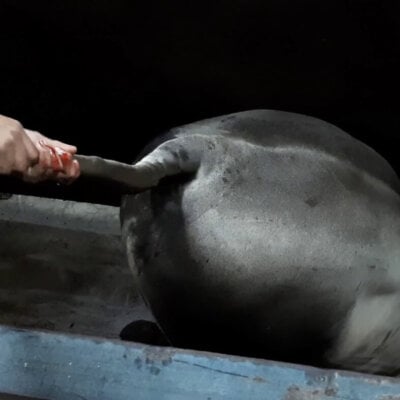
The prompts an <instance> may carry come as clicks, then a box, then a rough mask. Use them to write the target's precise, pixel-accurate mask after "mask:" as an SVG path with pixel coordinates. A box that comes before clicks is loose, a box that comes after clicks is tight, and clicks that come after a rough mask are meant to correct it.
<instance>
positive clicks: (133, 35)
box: [0, 0, 400, 202]
mask: <svg viewBox="0 0 400 400" xmlns="http://www.w3.org/2000/svg"><path fill="white" fill-rule="evenodd" d="M399 41H400V2H399V1H398V0H390V1H389V0H324V1H321V0H303V1H300V0H299V1H295V0H292V1H288V0H253V1H252V0H229V1H228V0H222V1H218V0H214V1H210V2H208V1H187V0H186V1H183V0H169V1H166V0H158V1H151V0H150V1H140V2H139V1H135V0H96V1H95V0H69V1H67V0H65V1H56V0H45V1H43V0H30V1H18V0H0V113H1V114H4V115H7V116H11V117H14V118H16V119H19V120H20V121H21V122H22V123H23V124H24V125H25V126H26V127H28V128H31V129H36V130H39V131H41V132H42V133H44V134H45V135H47V136H50V137H53V138H58V139H60V140H64V141H67V142H70V143H72V144H76V145H77V146H78V147H79V150H80V152H81V153H84V154H98V155H101V156H104V157H109V158H114V159H118V160H121V161H127V162H131V161H132V160H133V159H134V157H135V155H136V154H137V153H138V152H139V151H140V149H141V148H142V147H143V146H144V144H145V143H147V142H148V141H149V140H151V138H153V137H154V136H156V135H158V134H160V133H162V132H163V131H165V130H167V129H169V128H171V127H173V126H177V125H182V124H185V123H188V122H192V121H195V120H199V119H202V118H208V117H212V116H216V115H220V114H224V113H230V112H236V111H242V110H246V109H254V108H270V109H279V110H285V111H294V112H298V113H303V114H309V115H312V116H315V117H319V118H322V119H325V120H327V121H329V122H331V123H333V124H335V125H338V126H339V127H341V128H342V129H344V130H346V131H347V132H349V133H350V134H352V135H353V136H356V137H358V138H360V139H361V140H363V141H364V142H366V143H367V144H369V145H371V146H372V147H374V148H375V149H376V150H377V151H379V152H380V153H381V154H382V155H383V156H384V157H386V158H387V159H388V161H389V162H390V163H391V164H392V165H393V166H394V167H395V168H396V170H397V171H399V170H400V160H399V158H398V157H397V152H398V150H397V146H396V142H397V136H398V132H399V127H400V123H399V117H398V113H397V109H398V107H397V106H398V96H399V90H398V86H397V80H398V79H397V77H398V74H399V71H400V68H399V67H400V60H399V50H400V47H399ZM0 183H1V181H0ZM3 188H7V184H4V183H3ZM47 189H48V188H47ZM53 189H54V188H53ZM53 189H51V190H53ZM30 190H39V191H40V190H41V189H40V187H35V189H33V188H30ZM54 190H56V191H57V190H58V192H52V193H51V194H50V195H52V196H56V197H63V196H66V197H70V198H75V199H78V200H79V199H87V198H88V193H89V192H90V193H93V192H94V191H97V194H98V195H99V192H102V191H103V190H102V189H101V186H97V185H94V186H90V185H88V184H84V183H80V184H78V185H77V184H75V185H73V187H71V188H68V189H65V188H63V189H54ZM0 191H1V188H0ZM85 191H86V194H85V193H84V192H85ZM37 193H39V192H37ZM103 195H104V196H105V197H104V198H102V200H101V201H103V200H104V202H109V201H110V202H115V201H117V197H118V196H117V195H115V196H114V198H113V199H111V200H110V199H109V198H106V197H107V195H105V194H104V193H103ZM108 195H109V194H108ZM101 196H102V195H100V197H101Z"/></svg>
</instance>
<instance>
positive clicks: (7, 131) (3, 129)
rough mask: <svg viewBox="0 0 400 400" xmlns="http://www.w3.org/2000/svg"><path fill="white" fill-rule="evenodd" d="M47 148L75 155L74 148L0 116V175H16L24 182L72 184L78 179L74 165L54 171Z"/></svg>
mask: <svg viewBox="0 0 400 400" xmlns="http://www.w3.org/2000/svg"><path fill="white" fill-rule="evenodd" d="M46 145H48V146H52V147H56V148H59V149H61V150H63V151H65V152H67V153H69V154H71V155H74V154H75V153H76V151H77V149H76V147H75V146H71V145H69V144H66V143H62V142H60V141H58V140H52V139H49V138H47V137H46V136H44V135H42V134H41V133H39V132H35V131H31V130H29V129H25V128H24V127H23V126H22V124H21V123H20V122H19V121H17V120H15V119H12V118H9V117H5V116H3V115H0V175H15V176H18V177H20V178H21V179H23V180H24V181H27V182H39V181H43V180H56V181H63V182H71V181H73V180H75V179H76V178H77V177H78V176H79V165H78V163H77V161H72V162H71V163H68V165H66V166H65V168H64V169H63V170H62V171H60V170H54V169H53V168H52V163H51V151H49V148H47V147H46Z"/></svg>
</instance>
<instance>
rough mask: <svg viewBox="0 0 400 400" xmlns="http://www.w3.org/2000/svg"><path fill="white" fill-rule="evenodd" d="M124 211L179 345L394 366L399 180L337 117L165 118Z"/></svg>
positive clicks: (148, 288) (160, 310)
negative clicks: (172, 125) (176, 122)
mask: <svg viewBox="0 0 400 400" xmlns="http://www.w3.org/2000/svg"><path fill="white" fill-rule="evenodd" d="M146 151H147V155H145V156H144V157H143V158H142V159H141V160H140V161H139V162H138V163H136V165H135V166H136V168H137V170H138V171H142V173H143V176H144V177H145V180H146V182H147V183H146V184H144V185H143V187H147V188H151V189H150V190H147V191H145V192H143V193H140V194H137V195H134V196H133V195H132V196H126V197H125V198H124V200H123V204H122V209H121V221H122V227H123V237H124V241H125V242H126V245H127V251H128V261H129V264H130V267H131V268H132V270H133V272H134V275H135V277H136V279H137V280H138V283H139V286H140V290H141V292H142V295H143V297H144V299H145V301H146V302H147V304H148V305H149V307H150V308H151V310H152V312H153V313H154V316H155V318H156V320H157V321H158V323H159V325H160V327H161V328H162V330H163V331H164V332H165V334H166V335H167V337H168V338H169V340H170V341H171V343H172V344H173V345H175V346H179V347H189V348H195V349H203V350H204V349H205V350H211V351H219V352H226V353H235V354H242V355H251V356H256V357H267V358H271V359H278V360H284V361H292V362H302V363H307V364H318V365H326V366H331V365H334V366H338V367H342V368H350V369H354V370H360V371H369V372H379V373H386V374H394V373H396V371H397V369H398V368H399V367H400V361H399V360H400V337H399V328H400V315H399V313H398V305H399V303H400V297H399V294H398V293H399V292H398V288H399V280H400V273H399V272H400V269H399V256H400V246H399V234H400V218H399V216H400V214H399V206H400V201H399V200H400V198H399V181H398V178H397V176H396V174H395V172H394V171H393V170H392V168H391V167H390V166H389V164H388V163H387V162H386V161H385V160H384V159H383V158H382V157H381V156H380V155H379V154H377V153H376V152H375V151H374V150H372V149H371V148H369V147H368V146H366V145H365V144H363V143H361V142H360V141H358V140H356V139H354V138H353V137H351V136H350V135H348V134H347V133H345V132H343V131H342V130H340V129H338V128H336V127H335V126H333V125H331V124H328V123H326V122H323V121H321V120H318V119H315V118H311V117H307V116H302V115H298V114H292V113H286V112H279V111H268V110H257V111H246V112H241V113H237V114H231V115H226V116H222V117H218V118H213V119H209V120H204V121H200V122H197V123H194V124H190V125H186V126H183V127H179V128H176V129H173V130H172V131H171V132H169V133H168V134H167V135H166V136H164V138H163V139H162V140H160V141H158V143H155V144H153V146H152V147H150V148H149V149H147V150H146Z"/></svg>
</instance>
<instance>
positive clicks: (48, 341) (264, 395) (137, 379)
mask: <svg viewBox="0 0 400 400" xmlns="http://www.w3.org/2000/svg"><path fill="white" fill-rule="evenodd" d="M0 349H1V350H0V392H4V393H10V394H16V395H21V396H31V397H38V398H43V399H55V400H75V399H80V400H82V399H85V400H129V399H137V400H142V399H143V400H153V399H154V400H164V399H165V400H172V399H173V400H183V399H185V400H186V399H191V400H200V399H201V400H222V399H231V400H236V399H237V400H246V399H252V400H261V399H263V400H278V399H279V400H306V399H307V400H320V399H323V400H333V399H349V400H350V399H351V400H369V399H371V400H372V399H374V400H400V380H397V379H391V378H384V377H376V376H369V375H362V374H354V373H348V372H340V371H334V370H322V369H316V368H310V367H301V366H296V365H290V364H284V363H276V362H270V361H263V360H254V359H245V358H241V357H230V356H225V355H220V354H212V353H203V352H193V351H187V350H178V349H175V348H159V347H153V346H145V345H139V344H133V343H124V342H120V341H110V340H103V339H96V338H90V337H77V336H72V335H71V336H68V335H62V334H54V333H46V332H38V331H25V330H16V329H14V328H8V327H0Z"/></svg>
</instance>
